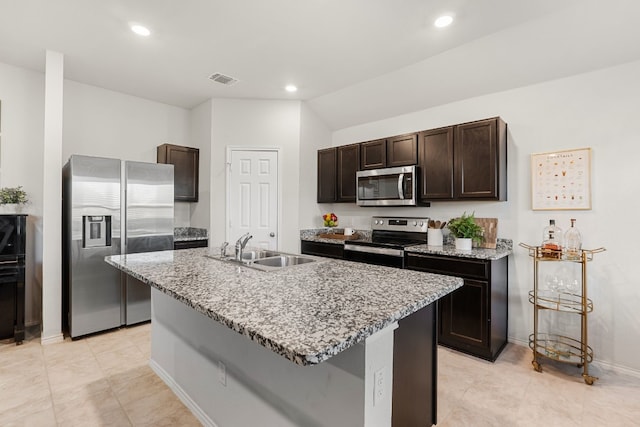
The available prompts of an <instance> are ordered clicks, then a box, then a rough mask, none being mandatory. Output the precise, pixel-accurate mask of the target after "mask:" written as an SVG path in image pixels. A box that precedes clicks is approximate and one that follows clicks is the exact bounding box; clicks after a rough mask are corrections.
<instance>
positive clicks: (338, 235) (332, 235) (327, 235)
mask: <svg viewBox="0 0 640 427" xmlns="http://www.w3.org/2000/svg"><path fill="white" fill-rule="evenodd" d="M317 237H320V238H321V239H336V240H356V239H359V238H360V235H359V234H358V233H353V234H352V235H351V236H345V235H344V234H343V233H320V234H318V235H317Z"/></svg>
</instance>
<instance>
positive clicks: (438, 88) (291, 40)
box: [0, 0, 640, 129]
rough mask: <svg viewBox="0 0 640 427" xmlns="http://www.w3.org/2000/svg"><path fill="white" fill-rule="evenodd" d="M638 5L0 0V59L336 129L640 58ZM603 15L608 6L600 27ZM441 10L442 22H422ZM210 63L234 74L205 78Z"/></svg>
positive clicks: (621, 0) (145, 93)
mask: <svg viewBox="0 0 640 427" xmlns="http://www.w3.org/2000/svg"><path fill="white" fill-rule="evenodd" d="M639 3H640V2H638V1H636V0H608V1H604V0H535V1H531V0H268V1H266V0H229V1H220V0H182V1H177V0H55V1H53V0H0V62H4V63H8V64H13V65H16V66H19V67H24V68H28V69H33V70H38V71H43V70H44V57H45V50H46V49H50V50H56V51H58V52H61V53H63V54H64V58H65V76H66V78H68V79H71V80H74V81H78V82H82V83H87V84H91V85H95V86H99V87H103V88H106V89H111V90H115V91H119V92H123V93H127V94H131V95H135V96H139V97H143V98H147V99H152V100H156V101H160V102H164V103H167V104H171V105H176V106H181V107H185V108H192V107H194V106H196V105H198V104H200V103H202V102H203V101H205V100H206V99H209V98H212V97H226V98H250V99H301V100H307V101H309V104H310V105H311V107H312V108H313V109H314V110H315V111H316V112H317V113H318V114H319V115H320V116H321V117H322V118H323V119H324V120H325V121H326V123H327V124H328V125H329V126H330V127H331V128H332V129H337V128H342V127H346V126H351V125H354V124H357V123H362V122H364V121H370V120H375V119H379V118H383V117H388V116H390V115H396V114H402V113H405V112H409V111H413V110H415V109H419V108H425V107H427V106H429V105H438V104H442V103H446V102H451V101H455V100H457V99H463V98H467V97H470V96H475V95H479V94H482V93H487V92H490V91H496V90H503V89H508V88H512V87H517V86H522V85H525V84H531V83H534V82H537V81H542V80H548V79H549V78H557V77H562V76H565V75H570V74H575V73H577V72H582V71H588V70H590V69H594V68H599V67H603V66H608V65H612V64H616V63H620V62H624V61H629V60H633V59H637V58H640V47H639V46H640V44H638V43H635V41H636V40H640V32H639V31H640V30H639V29H638V28H640V25H636V22H638V18H639V17H640V13H639V12H640V6H638V4H639ZM610 10H617V11H618V12H621V14H620V16H618V17H617V18H615V19H614V21H613V23H605V24H600V23H599V22H598V19H599V18H601V17H602V15H603V12H606V11H610ZM444 12H450V13H453V14H454V16H455V18H456V20H455V21H454V24H453V25H452V26H451V27H449V28H447V29H440V30H439V29H436V28H434V27H433V25H432V22H433V20H434V19H435V18H436V17H437V16H439V15H440V14H442V13H444ZM567 20H568V21H567ZM131 22H139V23H142V24H144V25H146V26H148V27H149V28H150V29H151V31H152V35H151V36H150V37H148V38H141V37H139V36H137V35H135V34H133V33H132V32H131V31H130V30H129V23H131ZM594 25H595V27H594ZM628 37H635V38H628ZM632 40H633V42H632ZM621 42H622V43H623V45H620V43H621ZM214 72H221V73H223V74H227V75H230V76H233V77H235V78H238V79H239V80H240V82H239V83H237V84H236V85H234V86H223V85H220V84H218V83H214V82H211V81H210V80H208V76H209V75H210V74H212V73H214ZM288 83H293V84H296V85H297V86H298V87H299V91H298V92H297V93H295V94H289V93H287V92H285V91H284V86H285V85H286V84H288ZM425 98H427V99H428V101H427V102H426V104H425ZM363 104H364V105H367V106H368V108H366V109H363V108H362V105H363ZM338 106H339V107H340V108H339V109H337V108H336V107H338Z"/></svg>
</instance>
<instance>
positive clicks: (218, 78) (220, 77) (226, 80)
mask: <svg viewBox="0 0 640 427" xmlns="http://www.w3.org/2000/svg"><path fill="white" fill-rule="evenodd" d="M209 79H210V80H213V81H214V82H218V83H222V84H223V85H227V86H232V85H234V84H236V83H238V79H234V78H233V77H230V76H225V75H224V74H221V73H213V74H211V75H210V76H209Z"/></svg>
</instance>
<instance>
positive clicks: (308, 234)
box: [300, 228, 371, 245]
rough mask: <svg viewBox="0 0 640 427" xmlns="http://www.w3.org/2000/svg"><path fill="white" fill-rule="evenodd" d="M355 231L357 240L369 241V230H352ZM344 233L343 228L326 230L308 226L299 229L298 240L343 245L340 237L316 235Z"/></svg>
mask: <svg viewBox="0 0 640 427" xmlns="http://www.w3.org/2000/svg"><path fill="white" fill-rule="evenodd" d="M354 232H355V233H357V234H358V239H357V240H364V241H368V242H370V241H371V230H354ZM321 233H322V234H324V233H327V234H330V233H335V234H344V228H334V229H331V230H327V229H326V228H310V229H307V230H300V240H307V241H310V242H321V243H333V244H336V245H344V242H345V241H344V240H342V239H325V238H322V237H318V234H321Z"/></svg>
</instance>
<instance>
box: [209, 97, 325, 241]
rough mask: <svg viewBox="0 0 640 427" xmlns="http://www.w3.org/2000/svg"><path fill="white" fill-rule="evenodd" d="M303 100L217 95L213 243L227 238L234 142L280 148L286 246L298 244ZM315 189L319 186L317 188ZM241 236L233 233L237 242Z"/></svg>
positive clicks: (213, 142) (213, 141) (282, 238)
mask: <svg viewBox="0 0 640 427" xmlns="http://www.w3.org/2000/svg"><path fill="white" fill-rule="evenodd" d="M300 108H301V104H300V102H299V101H258V100H240V99H214V100H213V106H212V111H211V123H212V126H211V128H212V131H211V226H210V230H209V232H210V236H211V237H210V238H209V242H210V245H211V246H216V245H219V244H220V243H221V242H223V241H224V240H225V230H226V224H225V216H226V215H225V212H226V208H225V203H226V200H225V195H226V185H227V182H226V155H227V152H226V149H227V147H228V146H236V147H238V146H242V147H247V148H249V147H272V148H280V149H281V151H280V153H281V156H282V157H281V158H280V159H279V166H280V168H281V170H282V183H281V185H280V188H281V189H282V194H281V195H280V196H281V205H282V218H281V222H280V223H281V224H282V230H280V232H279V234H280V235H279V237H280V238H279V245H280V249H281V250H285V251H296V250H297V248H298V245H299V243H298V240H300V235H299V224H298V209H297V206H298V194H299V188H300V187H299V186H300V182H299V177H300V170H299V168H298V162H299V160H300ZM314 191H315V190H314ZM237 237H239V236H231V237H230V240H231V243H233V242H234V241H235V239H236V238H237Z"/></svg>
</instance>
